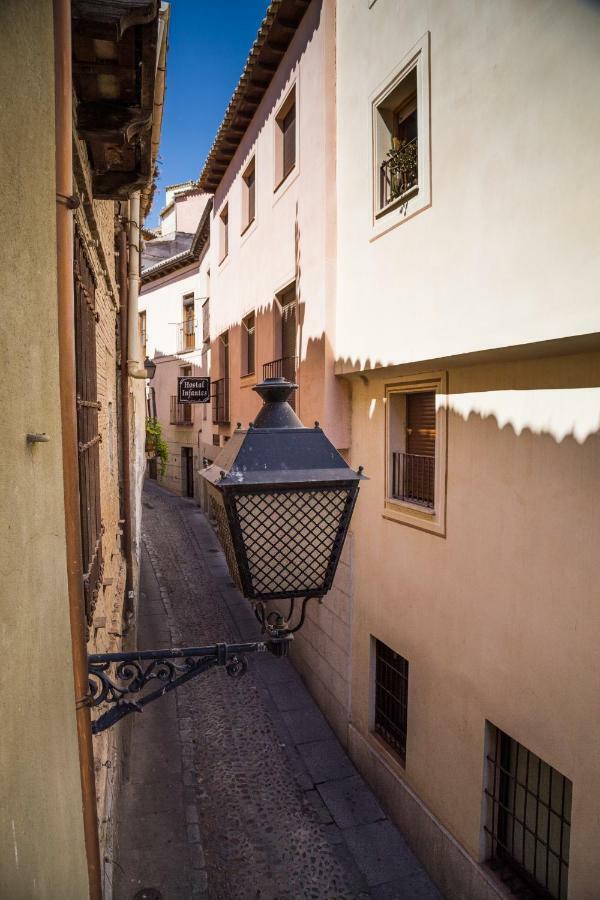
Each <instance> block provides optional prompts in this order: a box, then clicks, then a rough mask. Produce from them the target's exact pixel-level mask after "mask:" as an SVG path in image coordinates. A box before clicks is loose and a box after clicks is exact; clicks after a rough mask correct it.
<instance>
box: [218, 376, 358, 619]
mask: <svg viewBox="0 0 600 900" xmlns="http://www.w3.org/2000/svg"><path fill="white" fill-rule="evenodd" d="M296 387H297V385H295V384H292V383H290V382H289V381H286V380H285V379H284V378H267V379H266V380H265V381H263V382H262V383H261V384H258V385H256V387H255V388H254V390H255V391H256V392H257V393H258V394H259V395H260V396H261V397H262V399H263V401H264V403H263V407H262V409H261V410H260V412H259V414H258V416H257V418H256V420H255V422H254V423H251V425H250V426H249V428H248V429H247V430H242V428H241V427H240V426H238V428H237V430H236V431H235V433H234V434H233V435H232V437H231V438H230V440H229V442H228V443H227V445H226V446H225V447H224V448H223V450H222V451H221V452H220V453H219V455H218V456H217V458H216V459H215V461H214V463H213V464H212V465H211V466H209V467H208V468H207V469H205V470H204V471H203V472H202V475H203V477H204V478H205V479H206V480H207V482H208V485H209V496H210V503H211V507H212V512H213V514H214V516H215V518H216V523H217V530H218V534H219V539H220V541H221V544H222V546H223V549H224V551H225V556H226V558H227V564H228V566H229V571H230V573H231V577H232V579H233V580H234V582H235V583H236V584H237V586H238V587H239V589H240V591H241V592H242V593H243V594H244V596H246V597H247V598H248V599H249V600H251V601H252V602H253V603H254V607H255V611H256V613H257V617H258V619H259V621H260V622H261V624H262V625H263V629H264V630H265V631H267V632H269V633H270V635H272V636H276V635H280V636H283V635H285V634H290V633H292V632H293V631H297V630H298V628H299V627H300V626H301V625H302V624H303V621H304V611H305V607H306V602H307V601H308V600H309V599H310V598H311V597H319V598H320V597H323V596H324V595H325V594H326V593H327V591H328V590H329V589H330V588H331V585H332V583H333V578H334V575H335V571H336V569H337V565H338V562H339V558H340V554H341V551H342V547H343V545H344V540H345V538H346V534H347V532H348V526H349V524H350V517H351V515H352V510H353V508H354V504H355V502H356V496H357V494H358V487H359V482H360V480H361V479H362V478H363V477H364V476H363V475H362V474H361V469H359V470H358V472H355V471H354V470H353V469H351V468H350V467H349V466H348V464H347V463H346V462H345V461H344V459H343V458H342V457H341V456H340V454H339V453H338V451H337V450H336V449H335V447H334V446H333V444H332V443H331V441H329V440H328V438H327V437H326V436H325V434H324V433H323V431H322V429H321V428H320V427H319V424H318V423H315V427H314V428H305V427H304V426H303V425H302V422H301V421H300V419H299V418H298V416H297V415H296V414H295V412H294V411H293V409H292V408H291V406H290V404H289V403H288V402H287V401H288V398H289V397H290V396H291V394H292V391H294V390H296ZM300 598H301V599H302V609H301V613H300V617H299V621H298V622H297V623H296V625H294V626H292V618H293V614H294V604H295V601H296V600H299V599H300ZM284 599H285V600H289V601H290V606H289V609H288V611H287V613H286V614H285V615H282V614H281V613H280V612H279V611H269V608H268V604H269V602H270V601H277V600H284Z"/></svg>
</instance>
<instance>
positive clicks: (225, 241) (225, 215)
mask: <svg viewBox="0 0 600 900" xmlns="http://www.w3.org/2000/svg"><path fill="white" fill-rule="evenodd" d="M219 230H220V236H219V243H220V248H221V260H220V261H221V262H223V260H224V259H225V258H226V257H227V254H228V253H229V204H227V203H226V204H225V206H224V207H223V209H222V210H221V215H220V216H219Z"/></svg>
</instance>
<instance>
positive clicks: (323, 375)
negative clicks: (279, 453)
mask: <svg viewBox="0 0 600 900" xmlns="http://www.w3.org/2000/svg"><path fill="white" fill-rule="evenodd" d="M334 39H335V4H334V3H333V2H332V0H323V2H322V0H313V3H312V4H311V5H310V7H309V9H308V11H307V12H306V14H305V16H304V18H303V19H302V21H301V23H300V25H299V27H298V29H297V31H296V34H295V36H294V38H293V40H292V42H291V44H290V47H289V49H288V51H287V52H286V54H285V56H284V57H283V59H282V61H281V63H280V65H279V68H278V70H277V72H276V73H275V75H274V76H273V80H272V82H271V84H270V85H269V87H268V89H267V91H266V92H265V95H264V98H263V100H262V102H261V104H260V106H259V107H258V109H257V111H256V113H255V114H254V117H253V119H252V122H251V123H250V125H249V127H248V129H247V131H246V134H245V135H244V137H243V138H242V141H241V143H240V146H239V148H238V150H237V151H236V153H235V155H234V157H233V160H232V161H231V163H230V165H229V167H228V169H227V171H226V172H225V174H224V176H223V179H222V181H221V184H220V185H219V187H218V188H217V190H216V192H215V198H214V214H213V220H212V228H211V257H212V262H211V293H212V298H211V329H210V332H211V342H212V348H213V351H214V350H215V348H216V342H217V340H218V336H219V335H220V334H221V333H222V332H223V331H225V330H226V329H229V330H230V345H229V361H230V411H231V415H230V419H231V424H232V426H233V427H235V424H236V422H238V421H239V422H242V423H243V424H244V425H247V424H248V422H249V421H251V420H252V419H253V418H254V417H255V415H256V413H257V411H258V409H259V407H260V400H259V398H258V397H257V395H256V394H255V393H254V392H253V391H252V386H253V385H254V384H256V382H257V381H258V380H261V378H262V367H263V364H264V363H267V362H270V361H272V360H274V359H277V358H279V357H281V355H282V353H281V347H280V343H279V341H278V338H277V331H278V315H279V313H278V309H277V308H275V307H274V303H275V295H276V294H277V293H278V292H280V291H281V290H283V289H284V288H286V287H288V286H289V285H290V284H291V283H293V282H294V281H295V282H296V299H297V312H296V320H297V323H298V346H297V355H298V357H299V369H298V373H297V381H298V383H299V392H298V398H297V411H298V412H299V415H300V417H301V418H302V420H303V421H305V422H306V423H312V422H313V421H314V420H315V419H318V420H319V421H320V422H321V424H322V425H323V426H324V427H325V429H326V430H327V433H328V435H329V437H330V438H331V439H332V441H333V442H334V443H335V445H336V446H337V447H347V446H348V443H349V418H348V415H346V412H347V411H348V410H347V409H346V407H345V406H344V404H343V402H342V401H343V398H344V388H343V386H341V385H340V384H338V383H337V382H336V381H335V379H334V378H332V377H331V368H332V359H333V357H332V353H333V351H332V345H333V342H334V337H335V321H334V314H335V274H336V273H335V236H336V231H335V222H336V218H335V217H336V211H335V47H334ZM292 85H295V90H296V131H297V145H296V165H295V167H294V169H293V170H292V171H291V173H290V174H289V175H288V177H287V179H286V180H285V181H284V182H283V183H282V184H281V186H280V187H277V184H276V171H275V170H276V163H275V128H276V124H275V119H276V116H277V114H278V112H279V109H280V106H281V104H282V103H283V102H284V100H285V98H286V97H287V95H288V92H289V90H290V89H291V87H292ZM253 156H254V157H255V165H256V169H255V172H256V182H255V184H256V187H255V190H256V218H255V220H254V222H253V223H252V224H251V225H250V226H249V227H248V228H247V230H244V219H243V190H242V188H243V179H242V176H243V173H244V171H245V170H246V168H247V166H248V163H249V162H250V161H251V159H252V157H253ZM225 203H227V204H228V209H229V252H228V255H227V257H226V258H225V259H224V260H222V259H221V257H222V246H221V243H222V242H221V240H220V221H219V215H220V212H221V211H222V209H223V206H224V204H225ZM252 311H254V312H255V313H256V330H255V335H256V339H255V340H256V344H255V346H256V372H255V374H254V375H253V376H248V377H245V378H244V377H243V376H242V373H241V355H242V351H241V327H242V326H241V321H242V318H243V317H244V316H246V315H247V314H248V313H250V312H252ZM213 362H214V365H213V372H214V377H220V376H221V374H222V373H220V372H219V370H218V353H216V352H213ZM229 431H230V429H229V428H227V427H224V428H222V429H221V433H222V434H223V435H226V434H228V433H229Z"/></svg>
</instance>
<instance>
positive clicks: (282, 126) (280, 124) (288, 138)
mask: <svg viewBox="0 0 600 900" xmlns="http://www.w3.org/2000/svg"><path fill="white" fill-rule="evenodd" d="M295 165H296V89H295V87H294V88H292V90H291V91H290V93H289V94H288V96H287V98H286V100H285V102H284V103H283V105H282V107H281V109H280V111H279V113H278V114H277V116H276V118H275V186H276V188H277V187H279V185H280V184H281V183H282V182H283V181H285V179H286V178H287V177H288V175H289V174H290V172H291V171H292V169H293V168H294V166H295Z"/></svg>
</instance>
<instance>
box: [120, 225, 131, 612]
mask: <svg viewBox="0 0 600 900" xmlns="http://www.w3.org/2000/svg"><path fill="white" fill-rule="evenodd" d="M126 229H127V225H126V219H125V218H124V219H123V222H122V225H121V231H120V232H119V302H120V310H119V327H120V331H121V453H122V463H123V506H124V509H123V512H124V518H125V522H124V525H123V539H124V542H125V561H126V567H127V569H126V582H125V592H126V596H127V597H129V596H130V593H129V592H130V591H132V590H133V548H132V545H131V473H130V468H129V466H130V454H129V448H130V441H131V434H130V427H129V419H130V409H129V377H128V362H127V357H128V346H129V345H128V320H127V315H128V300H129V298H128V290H127V273H128V260H127V230H126Z"/></svg>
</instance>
